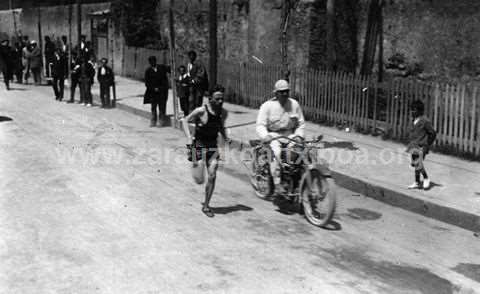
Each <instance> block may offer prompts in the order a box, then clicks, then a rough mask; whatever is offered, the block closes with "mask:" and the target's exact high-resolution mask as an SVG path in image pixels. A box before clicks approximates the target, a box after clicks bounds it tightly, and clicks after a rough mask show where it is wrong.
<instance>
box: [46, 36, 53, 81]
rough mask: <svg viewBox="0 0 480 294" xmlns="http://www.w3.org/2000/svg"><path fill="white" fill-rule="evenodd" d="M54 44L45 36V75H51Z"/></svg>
mask: <svg viewBox="0 0 480 294" xmlns="http://www.w3.org/2000/svg"><path fill="white" fill-rule="evenodd" d="M54 55H55V44H54V43H53V42H52V40H51V39H50V37H49V36H45V63H46V68H45V76H46V77H48V78H49V77H51V73H50V70H51V67H52V66H53V62H54V58H55V56H54Z"/></svg>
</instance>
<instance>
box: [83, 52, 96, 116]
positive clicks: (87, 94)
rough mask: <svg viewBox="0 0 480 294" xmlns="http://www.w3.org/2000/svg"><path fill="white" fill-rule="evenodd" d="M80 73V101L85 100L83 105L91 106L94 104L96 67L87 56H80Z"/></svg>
mask: <svg viewBox="0 0 480 294" xmlns="http://www.w3.org/2000/svg"><path fill="white" fill-rule="evenodd" d="M79 73H80V74H79V83H80V103H82V102H83V105H85V106H87V107H91V106H92V104H93V101H92V85H93V79H94V77H95V68H94V67H93V65H92V64H91V63H90V62H89V61H87V59H86V58H85V57H80V68H79Z"/></svg>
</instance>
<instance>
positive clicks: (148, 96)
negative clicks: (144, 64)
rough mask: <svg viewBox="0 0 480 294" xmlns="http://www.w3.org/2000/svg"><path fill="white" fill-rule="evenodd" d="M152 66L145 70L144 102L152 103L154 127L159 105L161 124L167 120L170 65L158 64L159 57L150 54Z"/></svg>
mask: <svg viewBox="0 0 480 294" xmlns="http://www.w3.org/2000/svg"><path fill="white" fill-rule="evenodd" d="M148 63H149V64H150V67H148V68H147V70H146V71H145V86H146V88H147V89H146V91H145V95H144V97H143V104H151V106H152V108H151V109H152V118H151V121H150V126H151V127H154V126H155V125H156V124H157V107H158V121H159V126H160V127H161V126H163V123H164V120H165V111H166V108H167V99H168V77H167V73H169V72H170V67H169V66H166V65H163V64H157V58H156V57H155V56H150V57H149V58H148Z"/></svg>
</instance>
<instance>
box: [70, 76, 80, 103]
mask: <svg viewBox="0 0 480 294" xmlns="http://www.w3.org/2000/svg"><path fill="white" fill-rule="evenodd" d="M71 83H72V84H71V85H70V102H74V101H75V89H76V88H77V86H79V84H78V79H75V78H72V79H71ZM80 100H81V99H80Z"/></svg>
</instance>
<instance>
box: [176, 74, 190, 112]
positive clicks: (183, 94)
mask: <svg viewBox="0 0 480 294" xmlns="http://www.w3.org/2000/svg"><path fill="white" fill-rule="evenodd" d="M178 72H179V76H178V78H177V80H176V83H177V96H178V98H179V100H180V108H181V109H182V111H183V115H184V116H187V115H188V114H189V113H190V108H189V101H188V99H189V96H190V77H189V76H188V74H187V68H186V67H185V66H184V65H181V66H180V67H179V68H178Z"/></svg>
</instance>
